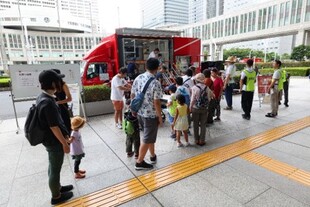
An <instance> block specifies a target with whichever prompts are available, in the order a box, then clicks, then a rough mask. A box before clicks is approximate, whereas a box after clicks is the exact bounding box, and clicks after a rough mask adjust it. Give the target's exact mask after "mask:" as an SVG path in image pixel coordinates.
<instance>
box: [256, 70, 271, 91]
mask: <svg viewBox="0 0 310 207" xmlns="http://www.w3.org/2000/svg"><path fill="white" fill-rule="evenodd" d="M271 80H272V76H271V75H259V76H257V86H258V94H266V93H267V92H268V91H267V89H268V86H269V85H270V83H271Z"/></svg>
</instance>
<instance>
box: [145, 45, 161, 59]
mask: <svg viewBox="0 0 310 207" xmlns="http://www.w3.org/2000/svg"><path fill="white" fill-rule="evenodd" d="M158 53H159V49H158V48H155V49H154V50H153V51H152V52H151V53H150V54H149V57H148V58H147V59H150V58H156V59H158Z"/></svg>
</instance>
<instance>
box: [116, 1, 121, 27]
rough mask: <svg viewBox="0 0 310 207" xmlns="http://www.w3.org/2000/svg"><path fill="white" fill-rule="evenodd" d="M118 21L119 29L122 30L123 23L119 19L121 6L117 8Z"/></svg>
mask: <svg viewBox="0 0 310 207" xmlns="http://www.w3.org/2000/svg"><path fill="white" fill-rule="evenodd" d="M117 20H118V28H121V21H120V17H119V6H118V7H117Z"/></svg>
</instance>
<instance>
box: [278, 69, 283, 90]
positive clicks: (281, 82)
mask: <svg viewBox="0 0 310 207" xmlns="http://www.w3.org/2000/svg"><path fill="white" fill-rule="evenodd" d="M279 72H280V78H279V80H278V90H279V91H280V90H283V73H284V72H283V70H282V69H279Z"/></svg>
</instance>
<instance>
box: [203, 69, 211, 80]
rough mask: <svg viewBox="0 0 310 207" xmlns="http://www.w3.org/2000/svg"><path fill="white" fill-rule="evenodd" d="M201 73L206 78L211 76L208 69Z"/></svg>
mask: <svg viewBox="0 0 310 207" xmlns="http://www.w3.org/2000/svg"><path fill="white" fill-rule="evenodd" d="M202 73H203V74H204V75H205V77H206V78H210V76H211V70H209V69H204V70H203V71H202Z"/></svg>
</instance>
